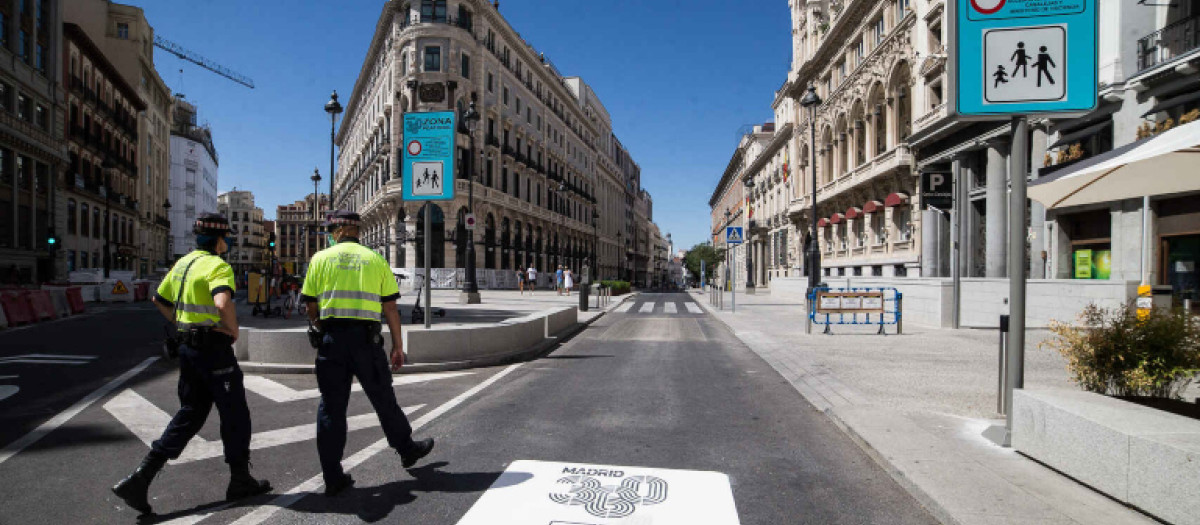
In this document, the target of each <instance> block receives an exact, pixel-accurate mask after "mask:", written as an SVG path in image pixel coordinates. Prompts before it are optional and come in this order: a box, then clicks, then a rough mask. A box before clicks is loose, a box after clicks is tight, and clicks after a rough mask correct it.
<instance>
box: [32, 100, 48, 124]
mask: <svg viewBox="0 0 1200 525" xmlns="http://www.w3.org/2000/svg"><path fill="white" fill-rule="evenodd" d="M33 119H34V123H35V124H37V127H39V128H42V130H43V131H48V130H49V129H50V115H49V112H47V111H46V108H45V107H43V106H42V105H41V104H38V106H37V108H36V109H35V110H34V112H33Z"/></svg>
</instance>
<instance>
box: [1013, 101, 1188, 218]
mask: <svg viewBox="0 0 1200 525" xmlns="http://www.w3.org/2000/svg"><path fill="white" fill-rule="evenodd" d="M1088 161H1091V162H1088ZM1198 166H1200V121H1197V122H1190V123H1188V124H1184V125H1182V126H1179V127H1177V128H1174V129H1171V130H1168V131H1164V132H1163V133H1160V134H1158V135H1157V136H1155V137H1153V138H1149V139H1146V140H1143V141H1141V142H1138V143H1136V144H1133V145H1131V147H1124V148H1121V149H1118V150H1113V151H1111V152H1108V154H1106V155H1104V156H1102V158H1100V159H1087V160H1085V161H1082V162H1080V163H1079V164H1077V165H1075V166H1070V167H1067V168H1064V169H1063V170H1061V171H1059V172H1055V173H1054V174H1053V175H1050V176H1048V177H1044V178H1041V179H1038V180H1037V181H1035V182H1034V183H1033V184H1031V185H1030V186H1029V198H1031V199H1033V200H1036V201H1038V202H1040V203H1042V204H1044V205H1045V206H1046V207H1047V208H1064V207H1068V206H1081V205H1084V204H1094V203H1099V202H1109V201H1115V200H1122V199H1132V198H1138V197H1144V196H1151V195H1169V194H1173V193H1183V192H1189V191H1200V170H1198V169H1197V167H1198Z"/></svg>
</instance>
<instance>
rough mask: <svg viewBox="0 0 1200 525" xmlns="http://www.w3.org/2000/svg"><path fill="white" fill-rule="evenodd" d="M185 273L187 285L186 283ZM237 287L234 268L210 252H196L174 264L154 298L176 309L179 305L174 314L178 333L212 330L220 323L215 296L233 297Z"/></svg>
mask: <svg viewBox="0 0 1200 525" xmlns="http://www.w3.org/2000/svg"><path fill="white" fill-rule="evenodd" d="M193 261H195V264H193V263H192V262H193ZM189 265H190V268H189ZM185 271H186V272H187V283H184V282H183V274H184V272H185ZM236 286H237V285H236V283H234V279H233V268H231V267H230V266H229V263H227V262H225V261H224V260H222V259H221V258H220V257H217V256H216V255H213V254H212V253H210V252H207V251H204V250H195V251H193V252H191V253H189V254H187V255H184V256H183V257H182V258H181V259H179V261H178V262H176V263H175V266H174V267H172V268H171V271H170V272H168V273H167V277H166V278H165V279H163V281H162V283H161V284H159V285H158V290H157V291H156V292H155V298H156V299H157V300H158V301H159V302H161V303H163V304H165V305H167V306H171V307H173V308H174V307H176V304H175V303H176V302H178V303H179V304H178V308H177V312H176V314H175V320H176V321H175V325H176V327H178V328H179V330H181V331H183V330H188V329H191V328H200V327H213V326H217V325H218V324H219V323H220V321H221V314H220V312H218V311H217V303H216V302H215V301H213V296H215V295H217V294H219V293H221V292H229V293H230V294H232V293H233V292H234V291H235V290H236ZM180 289H182V290H183V293H182V294H180V293H179V291H180Z"/></svg>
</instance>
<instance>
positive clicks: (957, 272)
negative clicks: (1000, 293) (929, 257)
mask: <svg viewBox="0 0 1200 525" xmlns="http://www.w3.org/2000/svg"><path fill="white" fill-rule="evenodd" d="M951 166H952V167H951V168H950V171H951V173H950V180H951V182H950V187H951V188H952V190H951V191H952V192H953V194H954V195H953V197H951V198H952V199H953V200H952V202H953V204H951V206H950V265H951V266H950V276H951V279H950V281H951V284H952V287H953V293H952V295H953V296H954V300H953V303H954V304H953V305H952V308H954V311H953V312H951V314H952V315H951V325H952V326H953V327H954V329H955V330H958V328H959V325H960V324H961V323H960V317H959V316H960V315H961V313H962V242H961V241H962V237H963V215H964V214H963V212H962V211H961V208H960V207H961V206H963V205H964V203H965V202H966V198H963V195H964V194H965V193H966V189H967V185H966V182H965V180H964V178H963V176H962V175H963V168H962V160H961V159H960V158H957V157H956V158H955V159H954V161H953V163H952V164H951ZM939 233H940V232H939ZM938 240H939V241H940V240H941V235H938ZM938 256H939V257H940V256H941V253H940V252H939V253H938Z"/></svg>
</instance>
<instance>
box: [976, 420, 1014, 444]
mask: <svg viewBox="0 0 1200 525" xmlns="http://www.w3.org/2000/svg"><path fill="white" fill-rule="evenodd" d="M983 437H985V438H987V440H988V441H991V442H992V443H995V444H997V445H1000V446H1002V447H1006V448H1007V447H1011V446H1012V432H1009V431H1008V429H1007V428H1005V426H1004V425H992V426H990V427H988V428H987V430H984V431H983Z"/></svg>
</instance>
